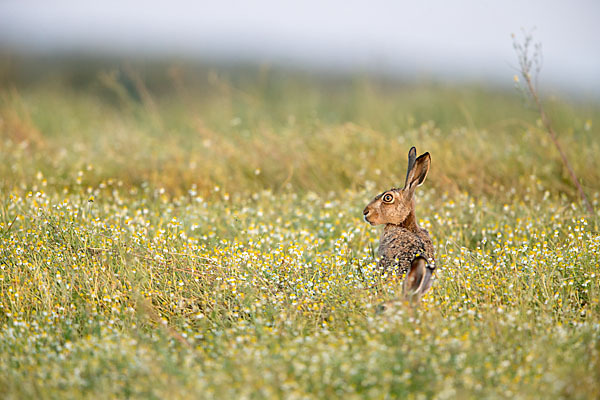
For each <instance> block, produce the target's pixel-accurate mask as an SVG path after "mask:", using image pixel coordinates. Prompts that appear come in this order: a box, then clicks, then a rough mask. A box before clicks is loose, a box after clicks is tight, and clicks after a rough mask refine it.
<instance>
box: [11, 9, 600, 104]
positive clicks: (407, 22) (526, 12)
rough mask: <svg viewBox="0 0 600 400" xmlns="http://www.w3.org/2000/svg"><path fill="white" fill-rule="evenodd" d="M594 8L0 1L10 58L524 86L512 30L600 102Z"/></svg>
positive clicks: (559, 82) (546, 70)
mask: <svg viewBox="0 0 600 400" xmlns="http://www.w3.org/2000/svg"><path fill="white" fill-rule="evenodd" d="M599 16H600V4H599V3H596V2H594V1H578V2H570V3H566V2H560V1H540V0H536V1H531V2H526V3H521V2H517V1H512V0H511V1H508V2H506V1H505V2H502V3H496V2H489V1H467V0H461V1H458V2H452V3H447V2H444V1H439V0H438V1H424V2H420V3H419V4H413V3H410V2H400V3H397V2H389V1H375V2H369V3H366V2H357V1H350V2H343V1H339V0H335V1H330V2H327V3H323V4H321V3H319V2H316V1H313V0H311V1H305V2H302V3H296V2H276V1H269V0H260V1H255V2H252V3H247V2H241V1H235V0H227V1H223V2H219V3H214V4H213V3H192V2H185V1H175V2H171V3H169V4H168V5H167V4H163V3H155V2H150V3H146V2H142V1H139V0H135V1H130V2H127V3H123V4H121V3H119V2H116V1H113V0H110V1H105V2H102V3H99V4H81V3H80V2H77V1H73V0H62V1H58V2H53V3H46V2H41V1H32V0H25V1H11V0H9V1H4V2H2V3H0V50H2V49H4V50H5V51H12V52H23V53H33V54H40V53H41V54H69V53H84V54H89V55H116V56H119V57H123V56H136V55H152V56H154V57H163V58H169V57H186V58H191V59H199V60H207V59H208V60H219V61H225V62H227V61H247V62H254V63H272V64H276V65H292V66H298V67H303V68H315V69H321V70H323V69H324V70H328V71H334V72H335V71H343V72H353V71H373V72H379V73H385V74H388V75H389V74H391V75H399V76H423V75H425V76H431V77H434V78H439V79H442V80H450V81H457V80H458V81H465V80H466V81H489V82H493V83H494V84H498V83H501V84H507V85H508V84H512V76H513V75H514V74H515V72H516V71H515V66H516V65H517V61H516V56H515V54H514V50H513V48H512V39H511V33H515V34H517V35H518V36H520V35H521V29H525V30H527V31H533V36H534V39H535V41H538V42H541V43H542V45H543V54H544V65H543V69H542V74H541V76H540V80H541V82H542V84H543V85H544V86H548V87H558V88H561V89H567V90H569V91H571V92H577V93H580V94H584V95H592V96H594V97H598V96H600V72H599V71H600V52H599V51H598V50H597V47H598V46H597V43H596V41H597V39H598V38H599V37H600V27H599V26H598V24H597V21H596V20H597V18H598V17H599Z"/></svg>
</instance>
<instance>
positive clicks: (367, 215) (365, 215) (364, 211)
mask: <svg viewBox="0 0 600 400" xmlns="http://www.w3.org/2000/svg"><path fill="white" fill-rule="evenodd" d="M370 214H371V210H369V207H367V208H365V209H364V210H363V215H364V217H365V221H367V222H368V223H370V224H371V225H373V223H372V222H371V221H369V215H370Z"/></svg>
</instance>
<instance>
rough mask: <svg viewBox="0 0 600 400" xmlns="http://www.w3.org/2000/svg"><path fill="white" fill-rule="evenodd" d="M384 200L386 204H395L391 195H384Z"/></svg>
mask: <svg viewBox="0 0 600 400" xmlns="http://www.w3.org/2000/svg"><path fill="white" fill-rule="evenodd" d="M382 200H383V202H384V203H388V204H390V203H393V202H394V196H392V194H391V193H386V194H384V195H383V198H382Z"/></svg>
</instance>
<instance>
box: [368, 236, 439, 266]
mask: <svg viewBox="0 0 600 400" xmlns="http://www.w3.org/2000/svg"><path fill="white" fill-rule="evenodd" d="M428 247H429V246H428V245H427V243H426V242H425V241H424V240H423V238H422V237H421V235H420V234H418V233H415V232H412V231H410V230H408V229H406V228H403V227H401V226H394V227H386V229H385V230H384V232H383V235H382V237H381V241H380V243H379V264H380V265H381V266H383V267H384V268H386V269H387V268H390V267H395V269H398V272H399V273H403V272H405V271H407V270H408V268H409V267H410V263H411V262H412V260H413V259H414V258H415V257H416V256H417V255H427V254H428Z"/></svg>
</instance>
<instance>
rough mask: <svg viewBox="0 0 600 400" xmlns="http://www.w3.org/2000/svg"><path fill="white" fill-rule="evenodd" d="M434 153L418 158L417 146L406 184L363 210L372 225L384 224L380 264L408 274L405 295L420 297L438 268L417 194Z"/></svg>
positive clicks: (413, 153)
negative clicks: (417, 212)
mask: <svg viewBox="0 0 600 400" xmlns="http://www.w3.org/2000/svg"><path fill="white" fill-rule="evenodd" d="M430 165H431V156H430V155H429V153H425V154H422V155H420V156H419V157H418V158H417V149H416V148H414V147H413V148H411V149H410V151H409V152H408V171H407V173H406V181H405V183H404V187H403V188H402V189H400V188H392V189H390V190H387V191H385V192H383V193H381V194H379V195H378V196H376V197H375V198H374V199H373V200H372V201H371V202H370V203H369V204H368V205H367V206H366V207H365V209H364V211H363V215H364V217H365V220H366V221H367V222H368V223H370V224H371V225H380V224H385V227H384V228H383V233H382V235H381V240H380V243H379V250H378V256H379V263H378V265H379V266H380V267H381V268H382V269H384V270H385V271H390V272H394V273H396V274H398V275H401V274H404V273H407V275H406V278H405V280H404V284H403V288H404V295H405V297H408V298H411V299H412V298H415V297H416V298H417V299H418V298H420V297H421V296H422V295H423V294H424V293H425V292H426V291H427V290H428V289H429V288H430V287H431V277H432V275H433V272H434V270H435V260H434V258H433V243H432V242H431V238H430V237H429V233H428V232H427V230H425V229H423V228H421V227H420V226H419V225H418V224H417V218H416V217H415V200H414V193H415V189H416V187H417V186H420V185H421V184H422V183H423V182H424V181H425V178H426V177H427V172H428V171H429V166H430Z"/></svg>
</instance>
